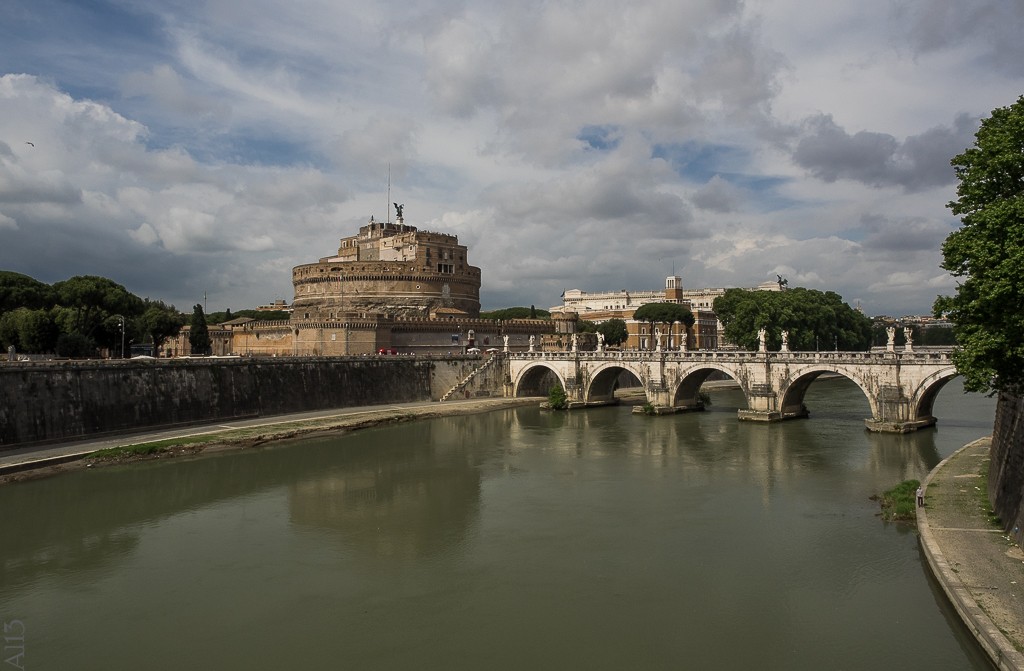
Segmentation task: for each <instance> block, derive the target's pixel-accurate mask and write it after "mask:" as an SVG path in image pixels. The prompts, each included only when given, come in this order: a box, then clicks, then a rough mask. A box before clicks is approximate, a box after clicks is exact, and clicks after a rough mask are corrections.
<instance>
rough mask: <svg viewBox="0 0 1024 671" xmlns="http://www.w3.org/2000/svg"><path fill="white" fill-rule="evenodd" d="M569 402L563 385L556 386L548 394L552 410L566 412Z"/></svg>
mask: <svg viewBox="0 0 1024 671" xmlns="http://www.w3.org/2000/svg"><path fill="white" fill-rule="evenodd" d="M568 402H569V398H568V397H567V396H566V395H565V390H564V389H562V385H559V384H556V385H555V386H553V387H551V390H550V391H549V392H548V407H550V408H551V409H552V410H565V407H566V406H567V405H568Z"/></svg>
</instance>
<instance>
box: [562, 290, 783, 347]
mask: <svg viewBox="0 0 1024 671" xmlns="http://www.w3.org/2000/svg"><path fill="white" fill-rule="evenodd" d="M781 289H782V287H781V286H780V284H779V283H778V282H763V283H761V284H760V285H758V286H757V287H754V288H753V289H748V291H781ZM726 291H727V289H726V288H705V289H686V288H684V287H683V281H682V278H680V277H678V276H676V275H672V276H669V277H667V278H665V288H664V289H663V290H661V291H626V290H625V289H622V290H620V291H605V292H594V293H590V292H586V291H581V290H580V289H569V290H567V291H566V292H565V293H564V294H562V305H556V306H554V307H552V308H551V312H552V314H555V313H556V312H560V313H563V314H564V313H575V314H576V315H577V316H578V317H579V319H584V320H586V321H591V322H595V323H598V324H599V323H601V322H603V321H607V320H609V319H621V320H623V321H625V322H626V330H627V332H628V333H629V338H628V339H627V341H626V343H625V344H624V347H625V348H626V349H635V350H652V349H657V347H658V342H657V336H658V335H659V333H656V332H654V331H653V330H652V329H651V325H650V324H648V323H647V322H642V321H639V322H638V321H636V320H635V319H633V313H635V312H636V310H637V309H638V308H640V307H641V306H643V305H646V304H648V303H676V304H679V305H684V306H686V307H688V308H689V309H690V311H691V312H692V313H693V317H694V324H693V326H692V327H691V328H690V329H685V328H684V327H683V326H682V325H681V324H674V325H671V324H664V325H659V326H656V327H655V328H656V329H657V330H658V332H660V335H661V340H660V344H661V347H662V348H663V349H681V348H683V346H684V343H683V341H684V338H685V339H686V343H685V347H686V349H704V350H707V349H719V348H721V347H724V346H726V344H727V343H726V342H725V338H724V337H723V335H722V331H723V328H722V324H721V323H720V322H719V321H718V317H717V316H716V315H715V311H714V302H715V299H716V298H718V297H719V296H721V295H722V294H724V293H725V292H726Z"/></svg>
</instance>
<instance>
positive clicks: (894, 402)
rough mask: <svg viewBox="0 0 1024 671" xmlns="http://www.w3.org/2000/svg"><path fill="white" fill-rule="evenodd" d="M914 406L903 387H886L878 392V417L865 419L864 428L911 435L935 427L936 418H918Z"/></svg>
mask: <svg viewBox="0 0 1024 671" xmlns="http://www.w3.org/2000/svg"><path fill="white" fill-rule="evenodd" d="M914 406H915V404H914V402H913V401H911V399H909V398H908V397H907V396H906V394H905V393H904V392H903V388H902V387H901V386H899V385H884V386H882V387H881V388H880V389H879V390H878V404H877V410H876V411H875V415H876V416H874V417H870V418H868V419H865V420H864V427H865V428H866V429H867V430H868V431H873V432H876V433H910V432H911V431H917V430H918V429H924V428H927V427H929V426H935V417H934V416H932V415H923V416H916V415H915V413H914Z"/></svg>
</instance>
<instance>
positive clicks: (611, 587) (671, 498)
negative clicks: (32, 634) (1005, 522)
mask: <svg viewBox="0 0 1024 671" xmlns="http://www.w3.org/2000/svg"><path fill="white" fill-rule="evenodd" d="M737 394H738V392H729V391H723V392H715V393H714V394H713V397H712V398H713V403H714V405H712V406H711V407H710V408H708V410H707V411H706V412H702V413H691V414H680V415H674V416H664V417H645V416H634V415H631V414H630V412H629V408H628V407H619V408H603V409H594V410H588V411H584V412H573V413H544V412H540V411H538V410H537V409H536V408H527V407H520V408H516V409H514V410H508V411H501V412H495V413H488V414H485V415H479V416H473V417H457V418H449V419H439V420H432V421H425V422H418V423H414V424H401V425H394V426H389V427H382V428H379V429H373V430H365V431H360V432H356V433H352V434H347V435H338V436H321V437H318V438H316V439H309V440H302V441H295V442H293V443H283V444H279V445H275V446H272V447H267V448H264V449H260V450H252V451H246V452H240V453H225V454H222V455H218V456H210V457H203V458H199V459H194V460H174V461H169V462H166V463H164V462H156V463H149V464H142V465H135V466H131V467H127V468H104V469H93V470H91V471H80V472H76V473H72V474H68V475H66V476H61V477H57V478H52V479H49V480H42V481H36V482H29V483H22V484H18V485H14V486H9V487H4V488H0V510H3V511H4V515H2V516H0V571H2V572H0V604H3V612H2V613H0V614H2V615H4V616H9V615H10V614H12V613H13V614H14V615H15V616H17V617H22V618H25V619H27V620H29V621H30V622H31V623H32V627H35V628H36V631H46V632H48V633H47V636H48V641H50V642H51V645H49V646H40V648H39V650H38V654H39V657H38V658H37V661H38V664H39V666H40V667H44V666H51V667H55V668H59V667H61V666H62V664H61V662H66V661H67V660H68V659H70V658H71V657H68V656H67V655H71V654H72V653H74V655H75V656H74V659H76V660H89V659H97V660H102V664H101V663H100V662H99V661H98V662H97V663H96V664H95V665H94V666H93V668H145V667H146V666H147V663H148V662H150V661H151V660H152V655H153V651H154V650H157V649H159V650H161V651H164V652H163V653H162V656H161V661H162V662H165V665H166V668H186V667H187V666H189V665H190V664H194V662H195V657H194V656H191V657H190V655H191V654H192V653H191V651H190V650H187V649H184V648H183V649H182V650H166V648H167V647H168V646H166V641H165V636H166V634H165V632H167V631H173V630H175V628H176V627H179V626H180V623H181V622H188V623H189V626H190V627H191V629H190V630H189V631H190V634H189V636H190V638H189V640H190V643H191V644H192V645H194V646H197V647H202V648H203V653H204V655H203V657H202V659H203V660H204V662H206V663H205V664H204V666H206V667H208V668H220V669H243V668H246V669H247V668H269V667H273V666H274V665H280V666H287V665H288V663H289V662H291V663H294V661H295V660H294V658H293V655H294V651H295V650H299V649H301V650H302V651H303V654H304V658H308V659H309V660H311V661H309V662H308V663H306V664H304V665H303V666H304V668H338V667H339V666H341V667H347V666H352V667H356V668H412V667H416V668H438V669H441V668H443V669H446V670H447V669H451V668H495V667H496V666H505V667H507V668H532V667H538V666H546V667H548V668H552V667H557V668H573V667H579V666H585V667H587V668H591V669H600V668H607V669H619V668H630V667H634V666H648V667H678V666H684V667H691V668H743V667H746V666H762V667H763V666H769V667H773V668H787V669H790V668H795V669H819V668H834V667H837V666H840V664H839V663H837V660H840V661H842V662H844V663H845V664H846V665H847V666H849V667H850V668H879V667H882V666H893V665H903V666H906V667H908V668H918V667H927V668H931V669H961V668H985V662H984V660H983V658H981V657H980V656H979V655H978V654H977V650H976V648H975V647H972V645H973V644H972V643H971V642H970V639H969V637H967V638H965V637H964V634H963V632H962V631H961V630H960V629H958V628H957V626H955V625H951V624H950V623H951V622H956V620H955V619H954V620H948V619H947V618H949V609H948V606H946V605H945V604H944V602H940V601H937V600H936V596H935V594H934V593H933V590H932V587H931V586H930V585H929V584H928V581H927V578H926V577H925V576H926V574H925V572H924V569H923V567H922V563H921V559H920V555H919V553H918V550H917V543H916V539H915V537H914V534H913V531H912V529H910V528H908V527H885V526H884V525H882V524H881V523H880V522H879V521H878V520H877V519H876V518H875V514H876V512H877V504H875V503H874V502H872V501H870V500H869V499H868V497H869V496H870V495H871V494H874V493H877V492H879V491H881V490H883V489H885V488H888V487H889V486H892V485H893V484H895V482H898V481H899V480H900V479H905V478H907V477H919V476H920V475H921V474H923V473H924V472H927V470H928V469H929V468H930V467H931V466H932V465H934V463H936V462H937V461H938V460H939V459H941V458H942V457H944V456H946V455H948V454H949V453H950V452H951V451H952V450H953V449H955V448H956V447H959V446H960V445H962V444H964V443H966V442H968V441H969V440H972V439H974V438H976V437H978V436H979V435H981V434H982V433H984V432H985V429H984V428H979V426H982V427H983V422H984V419H983V416H984V414H985V413H986V412H989V413H990V412H991V404H989V405H985V403H981V404H976V403H975V400H974V399H964V398H963V397H959V396H958V395H956V394H953V395H952V397H951V398H947V396H948V395H949V390H944V392H943V393H942V394H940V396H939V398H938V399H937V402H936V415H937V416H938V417H939V425H938V428H937V429H930V430H926V431H920V432H917V433H914V434H907V435H903V436H896V435H884V434H872V433H869V432H867V431H865V430H864V425H863V419H864V418H865V417H866V416H867V414H868V410H867V402H866V400H864V399H863V394H862V393H861V392H860V390H859V389H857V388H856V387H853V389H850V388H849V387H848V386H844V385H843V384H842V381H839V383H834V382H832V381H829V380H820V379H819V380H816V381H815V382H814V384H812V385H811V387H810V389H809V391H808V395H807V398H806V402H807V405H808V407H809V408H810V410H811V419H809V420H800V421H794V422H786V423H782V424H777V425H759V424H751V423H744V422H739V421H737V420H736V414H735V411H736V408H737V407H740V406H741V404H742V398H741V397H739V396H737ZM942 403H946V404H947V406H948V407H945V408H944V407H943V406H942ZM971 404H974V405H971ZM957 413H959V414H957ZM989 417H990V418H989V422H991V415H989ZM971 418H974V419H971ZM69 594H73V595H74V598H67V596H68V595H69ZM54 604H60V607H59V608H55V607H53V605H54ZM638 623H642V624H638ZM110 631H116V632H117V637H118V645H117V646H112V645H111V644H110V637H109V636H107V635H106V633H109V632H110ZM737 632H739V633H740V635H737ZM254 637H255V638H258V639H259V640H261V641H267V643H266V644H265V645H261V646H252V645H251V641H252V639H253V638H254ZM509 641H514V642H517V643H516V644H514V645H510V644H509ZM866 642H867V643H866ZM63 666H67V664H66V663H65V664H63ZM83 668H89V666H88V664H85V665H83Z"/></svg>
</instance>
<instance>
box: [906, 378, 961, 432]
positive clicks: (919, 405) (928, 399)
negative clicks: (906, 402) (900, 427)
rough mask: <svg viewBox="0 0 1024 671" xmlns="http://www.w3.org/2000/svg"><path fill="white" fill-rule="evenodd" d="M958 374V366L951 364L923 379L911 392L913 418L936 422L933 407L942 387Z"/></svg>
mask: <svg viewBox="0 0 1024 671" xmlns="http://www.w3.org/2000/svg"><path fill="white" fill-rule="evenodd" d="M957 375H959V373H957V372H956V368H955V367H954V366H950V367H949V368H947V369H945V370H940V371H938V372H936V373H933V374H931V375H929V376H927V377H925V378H924V379H923V380H921V383H920V384H919V385H918V386H917V387H916V388H915V389H914V390H913V391H912V392H911V394H910V398H911V403H912V405H911V412H912V414H913V416H912V417H911V419H913V420H917V421H926V420H927V421H929V422H930V423H934V422H935V415H934V414H933V412H932V409H933V407H934V405H935V398H936V397H937V396H938V395H939V392H940V391H942V388H943V387H945V386H946V384H948V383H949V381H950V380H952V379H953V378H954V377H956V376H957Z"/></svg>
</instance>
